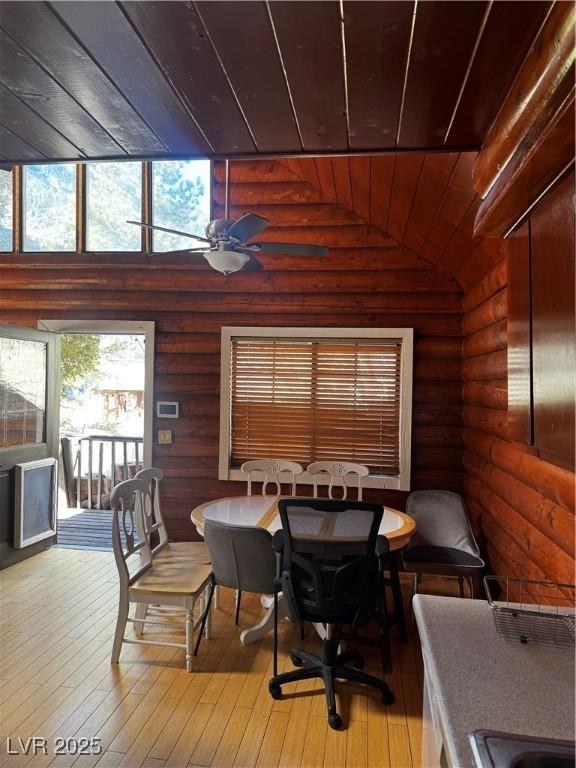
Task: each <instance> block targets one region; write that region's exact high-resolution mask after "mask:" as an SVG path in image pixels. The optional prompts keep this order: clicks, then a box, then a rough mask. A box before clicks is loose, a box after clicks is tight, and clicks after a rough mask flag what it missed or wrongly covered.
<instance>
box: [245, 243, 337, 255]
mask: <svg viewBox="0 0 576 768" xmlns="http://www.w3.org/2000/svg"><path fill="white" fill-rule="evenodd" d="M253 246H257V247H256V248H255V250H257V251H263V252H264V253H283V254H285V255H286V256H327V255H328V248H327V247H326V246H325V245H304V244H298V243H250V247H251V248H252V247H253Z"/></svg>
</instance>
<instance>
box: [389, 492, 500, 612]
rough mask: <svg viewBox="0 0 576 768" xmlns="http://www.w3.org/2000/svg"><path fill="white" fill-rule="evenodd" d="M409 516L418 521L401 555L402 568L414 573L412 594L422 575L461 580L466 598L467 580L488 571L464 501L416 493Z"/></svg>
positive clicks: (448, 494) (452, 495) (441, 494)
mask: <svg viewBox="0 0 576 768" xmlns="http://www.w3.org/2000/svg"><path fill="white" fill-rule="evenodd" d="M406 514H408V515H410V516H411V517H413V518H414V520H415V521H416V533H415V534H414V536H413V537H412V538H411V539H410V542H409V543H408V545H407V546H406V547H405V548H404V550H403V551H402V565H403V567H404V569H405V570H406V571H410V572H411V573H414V574H415V576H414V589H413V594H416V592H417V591H418V584H419V581H420V579H421V577H422V575H423V574H434V575H437V576H455V577H458V581H459V586H460V596H461V597H464V578H466V577H468V578H469V579H470V594H471V595H472V596H473V595H474V578H475V577H476V576H479V575H480V574H481V573H482V571H483V569H484V568H485V563H484V560H483V559H482V557H481V556H480V548H479V547H478V544H477V543H476V539H475V538H474V534H473V533H472V529H471V528H470V523H469V521H468V515H467V514H466V507H465V506H464V501H463V500H462V497H461V496H460V495H459V494H457V493H453V492H452V491H414V492H413V493H411V494H410V496H408V501H407V503H406Z"/></svg>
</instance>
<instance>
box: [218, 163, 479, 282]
mask: <svg viewBox="0 0 576 768" xmlns="http://www.w3.org/2000/svg"><path fill="white" fill-rule="evenodd" d="M475 158H476V153H473V152H467V153H443V154H440V153H425V152H421V153H411V154H405V155H394V156H390V155H387V156H376V155H374V156H365V157H333V158H328V157H322V158H320V157H317V158H302V159H299V160H274V161H266V162H263V161H259V162H257V163H256V162H253V161H234V162H233V163H231V164H230V179H231V182H233V183H234V187H233V188H232V192H231V195H232V200H231V203H232V206H233V207H232V209H231V211H230V213H231V215H233V216H236V215H241V213H242V212H243V211H245V210H248V209H250V210H255V206H257V205H259V204H260V200H259V199H258V187H257V186H256V187H251V184H253V183H254V182H259V181H260V182H261V181H264V180H266V181H268V182H271V183H275V184H277V187H276V190H275V194H276V195H277V196H278V198H279V199H280V198H281V197H282V195H283V194H284V191H283V188H282V184H283V183H284V184H286V183H289V182H290V181H291V180H292V181H296V180H298V181H299V182H300V185H299V192H298V193H297V194H299V199H300V200H301V202H302V203H303V204H306V205H302V206H298V207H295V208H294V211H293V216H294V218H293V221H292V222H291V223H292V224H293V225H296V224H297V223H300V225H301V226H302V227H307V226H308V227H309V226H310V225H311V224H313V225H314V226H315V227H318V224H319V222H320V221H322V219H319V218H318V217H319V214H320V210H321V211H322V212H323V213H322V215H323V216H324V218H325V221H324V225H325V226H326V227H327V228H328V227H334V226H337V225H338V224H339V223H344V222H346V223H348V224H351V223H352V221H354V222H355V223H356V225H357V227H358V228H362V227H363V228H364V231H363V237H364V241H365V243H366V245H374V244H375V243H376V242H377V241H378V242H379V241H380V240H382V244H384V243H386V242H387V243H388V244H389V245H396V244H400V245H402V246H403V247H404V248H406V249H408V250H410V251H412V252H413V253H414V254H416V255H418V256H419V257H421V258H423V259H424V260H425V261H427V262H428V263H430V264H432V265H433V266H434V267H436V268H437V269H439V270H440V271H442V272H444V273H446V274H447V275H450V276H451V277H455V278H456V279H457V280H458V279H459V274H460V271H461V269H462V268H463V266H464V265H465V264H466V262H467V261H468V259H469V257H470V256H471V255H472V254H473V253H474V251H475V249H476V248H477V246H478V245H479V243H480V240H479V239H478V238H474V237H473V235H472V228H473V224H474V216H475V214H476V209H477V206H478V203H479V198H478V196H477V195H476V193H475V191H474V188H473V186H472V167H473V164H474V160H475ZM218 175H219V176H220V180H221V181H223V167H222V166H220V168H219V170H218V171H217V176H218ZM302 182H306V183H307V184H306V185H303V184H302ZM239 185H240V186H239ZM293 193H294V190H293V189H292V190H291V194H293ZM267 194H268V195H270V194H272V195H273V194H274V192H273V191H271V190H268V192H267ZM215 196H216V199H217V201H219V202H220V204H221V205H222V206H223V204H224V197H223V190H222V189H220V190H216V192H215ZM328 203H332V204H333V205H332V206H331V208H328V207H327V204H328ZM307 206H310V207H309V208H307ZM319 206H320V207H319ZM274 212H275V211H274V210H273V209H271V210H263V209H262V208H259V209H258V213H260V214H261V215H263V216H266V217H267V218H270V219H271V221H272V222H274ZM215 213H216V214H217V215H223V208H220V209H219V210H217V211H216V212H215ZM288 213H289V212H288V211H286V209H284V210H283V216H286V215H288ZM320 234H321V233H319V232H318V231H315V232H314V233H313V234H312V233H310V232H309V231H308V232H305V231H303V232H302V237H304V238H306V237H310V236H312V237H316V241H318V242H320V240H319V237H320ZM266 237H268V238H269V239H271V240H273V239H275V238H276V239H281V235H280V233H278V232H276V233H274V232H273V231H272V232H271V231H270V230H267V234H266V235H265V236H264V237H263V238H260V239H265V238H266ZM361 242H362V236H360V235H359V240H358V244H360V243H361ZM325 244H326V245H329V246H330V245H331V242H330V238H329V237H328V239H327V240H325Z"/></svg>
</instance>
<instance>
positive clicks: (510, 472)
mask: <svg viewBox="0 0 576 768" xmlns="http://www.w3.org/2000/svg"><path fill="white" fill-rule="evenodd" d="M567 189H568V191H570V189H569V187H567ZM554 194H555V193H554ZM554 205H556V199H555V197H553V193H550V195H549V197H548V198H547V199H545V200H544V201H543V203H542V204H541V208H540V209H539V210H537V211H536V212H535V214H533V215H537V216H539V219H540V221H541V220H542V214H544V216H545V217H546V216H548V217H549V221H550V225H549V226H550V228H552V227H554V226H556V225H555V224H554V216H553V215H551V214H552V210H551V209H552V206H554ZM531 224H532V223H531V222H530V223H527V224H526V225H525V226H524V227H523V228H522V229H521V230H520V231H519V232H518V233H517V235H516V236H514V237H512V238H510V239H508V240H506V241H504V240H485V241H483V242H482V243H481V245H480V246H479V247H478V248H477V249H476V251H475V252H474V254H473V255H472V257H471V259H470V260H469V261H468V262H467V263H465V264H464V266H463V268H462V270H461V271H460V273H459V278H460V280H461V282H462V283H463V285H464V287H465V289H466V290H465V295H464V309H465V313H466V314H465V317H464V333H465V338H464V343H463V351H464V364H463V378H464V385H463V399H464V424H465V429H464V445H465V450H464V469H465V481H464V488H465V495H466V497H467V503H468V508H469V510H470V513H471V516H472V519H473V522H474V525H475V527H476V529H477V531H478V532H479V535H480V538H481V542H482V546H483V549H484V551H485V552H486V553H487V555H488V558H489V562H490V568H491V570H492V571H494V572H496V573H498V574H502V575H504V574H507V575H513V576H522V577H526V578H533V579H544V578H546V579H551V580H553V581H562V582H567V583H573V581H574V479H575V478H574V473H573V472H572V471H570V470H568V469H566V468H563V467H562V466H559V465H558V464H553V463H549V462H548V461H544V460H542V458H540V456H539V455H538V451H537V448H535V447H533V446H528V445H524V444H522V443H518V442H514V441H513V440H512V439H511V437H510V435H511V434H514V432H513V431H512V424H511V420H510V418H509V417H510V414H509V413H508V410H507V409H508V380H507V378H508V361H507V331H508V324H507V320H508V316H507V311H508V304H507V298H508V277H509V273H508V269H507V266H508V261H509V259H512V258H514V256H515V255H518V250H519V249H520V250H521V249H525V248H529V247H531V245H532V243H531V242H530V241H531V238H533V237H534V234H533V232H532V225H531ZM550 236H551V237H552V238H554V239H555V242H556V246H557V247H558V248H562V249H569V248H571V246H570V244H569V239H568V238H565V237H564V235H563V234H562V232H561V231H560V230H558V229H555V230H554V231H552V230H551V231H550ZM572 257H573V254H572Z"/></svg>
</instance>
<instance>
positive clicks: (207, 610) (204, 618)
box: [194, 577, 216, 656]
mask: <svg viewBox="0 0 576 768" xmlns="http://www.w3.org/2000/svg"><path fill="white" fill-rule="evenodd" d="M215 591H216V581H215V579H214V577H212V583H211V585H210V592H209V594H208V602H207V603H206V607H205V608H204V614H203V616H202V621H201V622H200V629H199V631H198V637H197V639H196V647H195V648H194V656H197V655H198V648H199V646H200V640H202V635H203V634H204V629H205V627H206V622H207V621H208V617H209V615H210V606H211V604H212V597H213V595H214V593H215Z"/></svg>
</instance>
